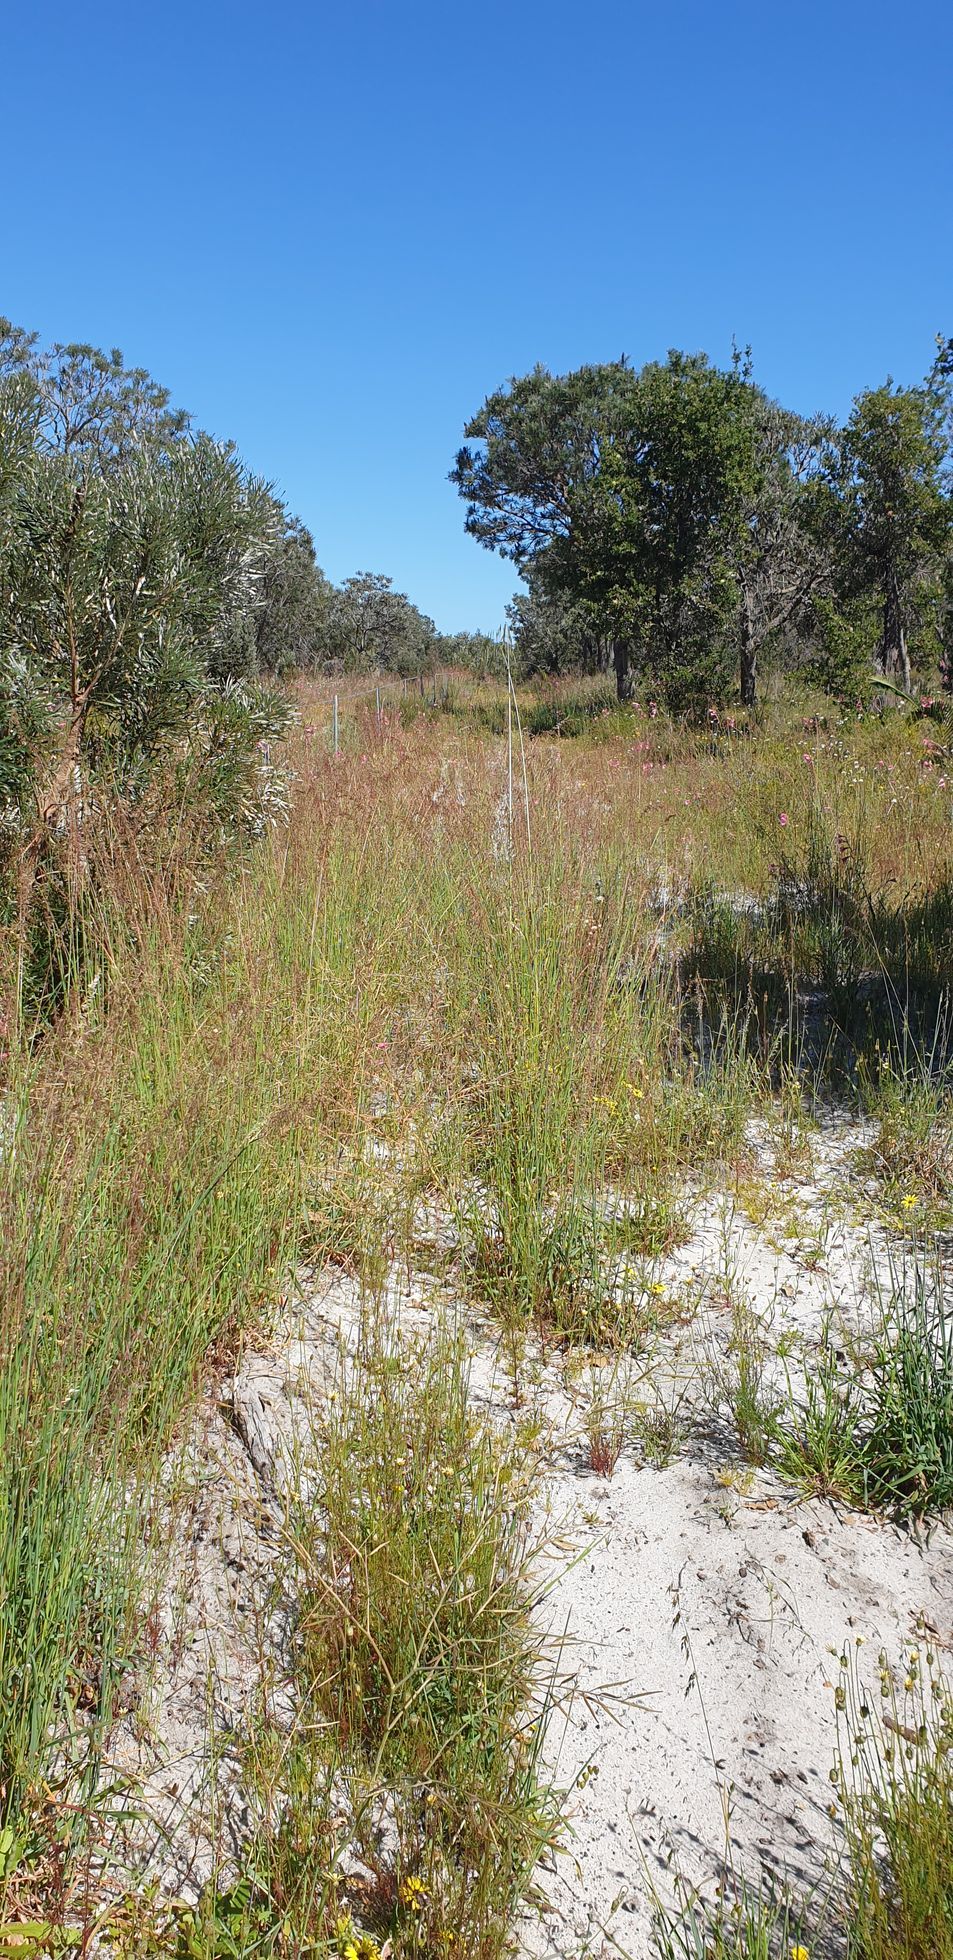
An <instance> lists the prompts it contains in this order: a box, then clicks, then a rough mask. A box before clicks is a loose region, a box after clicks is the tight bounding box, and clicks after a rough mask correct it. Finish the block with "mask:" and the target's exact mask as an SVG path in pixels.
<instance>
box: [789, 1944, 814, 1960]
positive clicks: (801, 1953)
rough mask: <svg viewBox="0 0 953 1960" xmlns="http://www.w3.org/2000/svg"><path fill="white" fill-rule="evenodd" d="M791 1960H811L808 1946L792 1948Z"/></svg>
mask: <svg viewBox="0 0 953 1960" xmlns="http://www.w3.org/2000/svg"><path fill="white" fill-rule="evenodd" d="M791 1960H811V1956H810V1954H809V1953H808V1950H807V1947H806V1946H792V1948H791Z"/></svg>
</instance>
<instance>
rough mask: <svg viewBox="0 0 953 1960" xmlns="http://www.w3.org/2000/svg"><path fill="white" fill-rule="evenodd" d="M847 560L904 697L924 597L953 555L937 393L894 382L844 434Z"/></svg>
mask: <svg viewBox="0 0 953 1960" xmlns="http://www.w3.org/2000/svg"><path fill="white" fill-rule="evenodd" d="M843 448H844V456H845V460H846V465H847V477H846V482H845V488H844V519H845V526H846V542H845V558H846V566H847V573H848V578H849V580H850V581H851V582H852V584H853V585H854V587H855V588H857V589H860V590H862V591H866V592H869V593H872V594H875V595H876V597H877V599H878V602H879V605H880V616H881V630H880V644H879V653H878V657H879V664H880V668H881V671H882V672H883V673H884V675H886V676H887V677H888V678H889V679H892V680H894V681H896V682H898V683H899V684H900V685H901V686H902V687H903V688H904V689H905V690H906V691H907V692H909V690H910V684H911V666H910V647H909V636H910V630H911V625H912V623H913V621H914V620H915V618H916V610H917V599H918V596H919V595H921V594H922V592H923V590H924V587H925V584H926V582H927V581H928V580H929V578H930V576H931V574H932V575H934V576H936V575H937V574H938V572H939V568H940V567H941V565H942V563H943V558H944V554H945V553H946V552H947V551H948V548H949V542H950V534H951V512H950V499H949V497H948V496H947V495H945V494H944V485H943V464H944V457H945V448H946V445H945V439H944V432H943V403H942V400H941V397H940V394H939V392H938V390H937V389H936V387H934V386H931V385H930V384H927V385H926V386H924V387H921V388H901V387H897V386H895V385H894V383H893V382H892V381H890V380H887V381H886V382H885V383H884V385H883V387H881V388H871V389H868V390H866V391H865V392H864V393H863V394H860V395H858V396H857V397H856V399H855V401H854V406H853V410H852V413H851V416H850V418H849V421H848V423H847V426H846V429H845V430H844V434H843Z"/></svg>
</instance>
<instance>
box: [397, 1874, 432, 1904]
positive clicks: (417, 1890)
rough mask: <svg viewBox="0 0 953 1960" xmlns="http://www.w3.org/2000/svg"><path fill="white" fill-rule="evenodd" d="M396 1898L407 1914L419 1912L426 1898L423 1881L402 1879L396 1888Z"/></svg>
mask: <svg viewBox="0 0 953 1960" xmlns="http://www.w3.org/2000/svg"><path fill="white" fill-rule="evenodd" d="M397 1897H398V1898H399V1900H400V1903H401V1905H402V1906H406V1907H407V1909H408V1911H409V1912H419V1911H420V1908H421V1905H422V1903H423V1901H424V1899H425V1898H426V1897H427V1892H426V1888H425V1886H424V1882H423V1879H422V1878H402V1879H401V1881H400V1884H399V1885H398V1887H397Z"/></svg>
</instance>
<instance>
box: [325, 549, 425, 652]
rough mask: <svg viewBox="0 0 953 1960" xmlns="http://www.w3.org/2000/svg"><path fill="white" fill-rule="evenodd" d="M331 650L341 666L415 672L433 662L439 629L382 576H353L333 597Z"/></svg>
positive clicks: (369, 573)
mask: <svg viewBox="0 0 953 1960" xmlns="http://www.w3.org/2000/svg"><path fill="white" fill-rule="evenodd" d="M328 641H329V649H330V652H331V654H332V656H333V657H334V659H335V660H336V661H337V662H338V663H339V664H340V665H341V666H343V667H345V668H349V669H356V670H357V671H358V672H361V671H366V670H367V669H369V668H373V667H380V668H382V669H384V670H385V671H390V672H393V673H398V674H418V673H421V672H422V671H423V670H424V668H425V667H426V666H427V665H428V664H429V663H430V662H431V661H432V660H433V658H434V656H435V654H436V649H437V630H436V627H435V626H434V623H433V620H432V619H428V618H427V616H426V614H425V613H422V612H420V611H418V608H417V607H416V606H415V605H413V604H412V602H411V600H410V599H408V597H407V595H406V593H405V592H395V590H394V581H393V579H391V578H388V577H386V576H385V574H384V573H382V572H356V573H355V574H354V576H353V577H352V578H348V579H345V581H344V583H343V585H342V586H340V587H338V588H337V590H336V591H335V592H334V593H333V594H332V597H331V600H330V605H329V618H328Z"/></svg>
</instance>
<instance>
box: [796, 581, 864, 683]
mask: <svg viewBox="0 0 953 1960" xmlns="http://www.w3.org/2000/svg"><path fill="white" fill-rule="evenodd" d="M814 618H815V621H816V626H817V639H816V641H815V644H814V647H813V650H812V653H811V657H810V659H809V661H808V662H807V669H806V670H807V674H808V676H809V678H810V679H811V680H813V681H815V682H816V683H817V685H818V686H819V687H822V688H823V689H824V692H825V693H826V694H829V695H830V696H831V698H832V699H833V700H835V701H839V702H841V703H842V704H843V705H844V706H846V707H851V706H853V704H854V703H855V702H856V701H862V700H864V699H865V697H866V696H867V694H868V692H869V684H870V674H871V669H872V666H873V657H874V653H875V651H876V647H877V639H878V633H879V630H880V622H879V620H878V619H877V617H876V613H875V610H874V608H873V607H872V605H871V602H870V600H869V599H868V600H862V601H861V602H860V603H859V604H855V605H853V606H850V605H848V606H846V607H842V606H839V605H838V604H837V603H836V601H835V600H834V599H833V598H831V597H830V596H829V595H828V594H821V595H820V596H819V597H818V598H817V599H816V600H815V602H814Z"/></svg>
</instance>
